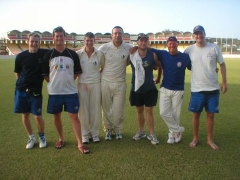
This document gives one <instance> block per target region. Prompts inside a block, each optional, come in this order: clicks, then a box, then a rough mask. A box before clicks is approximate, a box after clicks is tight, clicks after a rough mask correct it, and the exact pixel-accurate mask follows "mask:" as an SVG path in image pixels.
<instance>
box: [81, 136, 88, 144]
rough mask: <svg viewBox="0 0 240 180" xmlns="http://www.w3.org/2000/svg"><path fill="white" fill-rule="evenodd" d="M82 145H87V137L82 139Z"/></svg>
mask: <svg viewBox="0 0 240 180" xmlns="http://www.w3.org/2000/svg"><path fill="white" fill-rule="evenodd" d="M82 143H83V144H88V143H89V137H86V136H85V137H82Z"/></svg>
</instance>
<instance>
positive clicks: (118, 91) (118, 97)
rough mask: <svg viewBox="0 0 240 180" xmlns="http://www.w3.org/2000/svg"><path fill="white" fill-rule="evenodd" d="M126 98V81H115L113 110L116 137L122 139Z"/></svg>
mask: <svg viewBox="0 0 240 180" xmlns="http://www.w3.org/2000/svg"><path fill="white" fill-rule="evenodd" d="M125 99H126V82H119V83H115V93H114V96H113V104H112V112H113V127H114V131H115V135H116V139H121V138H122V134H121V132H120V131H121V130H122V128H123V121H124V113H125Z"/></svg>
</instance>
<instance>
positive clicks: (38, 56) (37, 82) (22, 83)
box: [14, 49, 49, 91]
mask: <svg viewBox="0 0 240 180" xmlns="http://www.w3.org/2000/svg"><path fill="white" fill-rule="evenodd" d="M48 51H49V50H48V49H38V51H37V52H36V53H30V52H29V51H28V50H26V51H23V52H21V53H19V54H18V55H17V56H16V59H15V68H14V72H15V73H18V74H19V78H18V79H17V82H16V89H17V90H20V91H25V90H26V89H38V90H41V89H42V83H43V76H42V58H43V56H44V54H45V53H46V52H48Z"/></svg>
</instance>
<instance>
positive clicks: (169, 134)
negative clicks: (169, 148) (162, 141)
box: [167, 133, 175, 144]
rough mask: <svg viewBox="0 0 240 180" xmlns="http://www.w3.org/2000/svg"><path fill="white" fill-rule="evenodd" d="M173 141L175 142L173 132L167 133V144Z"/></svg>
mask: <svg viewBox="0 0 240 180" xmlns="http://www.w3.org/2000/svg"><path fill="white" fill-rule="evenodd" d="M174 142H175V138H174V134H173V133H168V140H167V143H168V144H174Z"/></svg>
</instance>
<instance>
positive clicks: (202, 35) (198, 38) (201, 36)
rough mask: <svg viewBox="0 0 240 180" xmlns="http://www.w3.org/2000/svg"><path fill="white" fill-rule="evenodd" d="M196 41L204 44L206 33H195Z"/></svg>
mask: <svg viewBox="0 0 240 180" xmlns="http://www.w3.org/2000/svg"><path fill="white" fill-rule="evenodd" d="M194 39H195V40H196V42H197V43H203V42H204V41H205V33H204V32H202V31H198V32H195V33H194Z"/></svg>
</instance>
